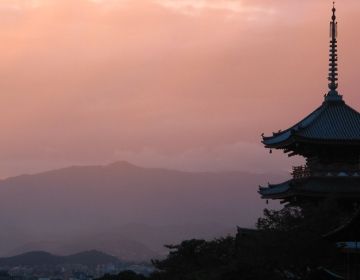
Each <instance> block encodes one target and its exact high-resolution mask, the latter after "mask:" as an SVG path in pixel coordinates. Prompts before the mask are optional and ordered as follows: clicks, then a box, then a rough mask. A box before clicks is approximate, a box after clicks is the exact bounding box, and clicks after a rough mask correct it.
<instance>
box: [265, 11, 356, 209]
mask: <svg viewBox="0 0 360 280" xmlns="http://www.w3.org/2000/svg"><path fill="white" fill-rule="evenodd" d="M330 38H331V39H330V58H329V76H328V81H329V82H328V88H329V91H328V93H327V94H325V96H324V101H323V103H322V104H321V105H320V106H319V107H318V108H317V109H316V110H315V111H313V112H312V113H310V114H309V115H308V116H306V117H305V118H304V119H302V120H301V121H299V122H298V123H296V124H295V125H293V126H291V127H290V128H288V129H286V130H283V131H279V132H276V133H273V134H272V136H264V135H262V143H263V144H264V145H265V147H266V148H268V149H270V152H271V151H272V150H273V149H277V150H282V151H283V152H284V153H286V154H288V156H294V155H298V156H302V157H304V158H305V162H306V163H305V165H304V166H298V167H293V172H292V173H291V174H292V178H291V179H290V180H288V181H286V182H283V183H280V184H269V185H268V186H267V187H261V186H260V188H259V193H260V195H261V197H262V198H264V199H278V200H280V201H281V202H282V203H290V204H299V203H301V202H309V201H319V200H322V199H324V198H327V197H335V198H336V200H339V201H344V202H346V205H353V204H354V203H357V202H359V201H360V113H359V112H357V111H356V110H354V109H353V108H351V107H350V106H349V105H347V104H346V103H345V101H344V99H343V96H342V95H340V94H339V92H338V55H337V21H336V9H335V6H333V9H332V17H331V22H330Z"/></svg>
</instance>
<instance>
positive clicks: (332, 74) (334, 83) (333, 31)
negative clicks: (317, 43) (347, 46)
mask: <svg viewBox="0 0 360 280" xmlns="http://www.w3.org/2000/svg"><path fill="white" fill-rule="evenodd" d="M330 38H331V39H330V58H329V67H330V68H329V77H328V80H329V84H328V86H329V89H330V91H329V92H328V94H327V95H326V100H339V99H340V100H341V96H340V95H339V93H338V92H337V88H338V63H337V61H338V56H337V39H336V38H337V21H336V8H335V2H333V8H332V17H331V22H330Z"/></svg>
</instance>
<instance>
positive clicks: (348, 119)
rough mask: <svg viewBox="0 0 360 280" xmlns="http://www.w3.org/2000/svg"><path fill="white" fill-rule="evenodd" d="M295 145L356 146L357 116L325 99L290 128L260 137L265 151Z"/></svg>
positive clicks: (358, 138) (359, 119)
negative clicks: (307, 143) (298, 143)
mask: <svg viewBox="0 0 360 280" xmlns="http://www.w3.org/2000/svg"><path fill="white" fill-rule="evenodd" d="M296 142H311V143H329V144H343V143H346V144H352V143H353V144H359V145H360V113H359V112H357V111H356V110H354V109H353V108H351V107H350V106H348V105H347V104H345V102H344V101H343V100H342V99H339V98H338V99H335V100H331V99H325V101H324V102H323V103H322V105H321V106H320V107H318V108H317V109H316V110H315V111H313V112H312V113H311V114H309V115H308V116H307V117H305V118H304V119H303V120H301V121H300V122H298V123H296V124H295V125H293V126H291V127H290V128H288V129H286V130H284V131H279V132H278V133H273V135H272V136H270V137H266V136H263V140H262V143H263V144H265V147H267V148H276V149H285V148H287V147H288V146H290V145H291V144H293V143H296Z"/></svg>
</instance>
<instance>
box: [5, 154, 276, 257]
mask: <svg viewBox="0 0 360 280" xmlns="http://www.w3.org/2000/svg"><path fill="white" fill-rule="evenodd" d="M272 177H273V178H274V179H277V178H278V177H279V176H278V177H276V176H272ZM269 178H270V180H271V177H269V175H267V174H266V175H259V174H248V173H241V172H225V173H224V172H223V173H221V172H219V173H211V172H187V171H177V170H171V169H162V168H145V167H138V166H136V165H133V164H130V163H128V162H124V161H123V162H116V163H112V164H109V165H106V166H101V165H97V166H73V167H67V168H61V169H57V170H50V171H45V172H42V173H37V174H31V175H21V176H17V177H11V178H8V179H4V180H1V181H0V226H1V228H2V229H3V230H2V231H1V232H0V240H7V242H6V243H0V252H1V254H0V256H1V255H4V254H5V253H16V254H17V253H22V252H25V251H32V250H38V249H41V250H45V251H51V252H52V253H56V254H59V253H61V254H70V253H74V252H76V251H84V250H88V249H97V250H100V251H104V252H106V253H110V254H112V255H116V256H117V257H119V258H121V259H130V260H138V259H141V260H148V259H150V258H152V257H154V256H157V255H158V254H160V255H161V254H162V253H163V252H164V250H163V247H162V245H163V244H165V243H176V242H180V241H181V240H183V239H186V238H191V237H198V238H213V237H217V236H220V235H223V234H224V233H225V234H226V233H231V232H232V231H233V230H231V229H235V227H236V226H237V225H241V226H251V225H253V224H254V222H255V217H258V216H259V215H260V214H261V209H259V205H260V204H261V203H264V202H263V201H261V200H260V198H259V196H258V194H257V193H256V188H257V186H258V185H259V184H261V183H264V182H266V181H267V180H268V179H269ZM129 224H133V226H127V227H124V226H125V225H129ZM135 224H137V225H141V226H140V227H139V226H136V225H135Z"/></svg>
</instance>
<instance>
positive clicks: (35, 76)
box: [0, 0, 360, 177]
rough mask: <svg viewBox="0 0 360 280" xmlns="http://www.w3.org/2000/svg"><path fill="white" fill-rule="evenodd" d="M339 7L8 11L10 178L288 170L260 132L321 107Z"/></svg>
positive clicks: (351, 16)
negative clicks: (124, 163)
mask: <svg viewBox="0 0 360 280" xmlns="http://www.w3.org/2000/svg"><path fill="white" fill-rule="evenodd" d="M338 2H339V3H337V8H338V21H339V57H340V61H339V64H340V65H339V70H340V88H339V89H340V92H341V94H343V95H344V97H345V101H346V102H347V103H348V104H350V105H351V106H352V107H354V108H355V109H360V99H359V96H358V94H359V92H358V89H357V88H358V87H359V83H358V80H359V78H358V69H357V68H358V65H360V52H359V51H358V50H359V49H360V37H359V36H358V34H359V31H358V28H357V27H358V26H360V16H359V13H360V2H359V1H357V0H342V1H338ZM331 3H332V1H328V0H313V1H289V0H262V1H260V0H244V1H240V0H239V1H236V0H76V1H74V0H17V1H15V0H2V1H1V2H0V38H1V44H0V61H1V63H0V111H1V118H0V127H1V132H2V133H1V137H0V177H5V176H11V175H16V174H20V173H24V172H37V171H41V170H46V169H51V168H55V167H63V166H67V165H72V164H102V163H108V162H112V161H116V160H128V161H131V162H133V163H135V164H139V165H143V166H159V167H168V168H176V169H182V170H246V171H255V172H277V170H280V171H281V170H286V169H287V168H288V167H290V166H291V164H293V162H294V160H291V159H290V160H289V159H287V157H286V156H284V155H282V154H281V153H280V152H278V153H274V154H273V155H271V156H270V155H269V153H268V151H266V150H265V149H263V147H262V145H261V143H260V134H261V133H262V132H264V133H265V134H270V133H271V132H272V131H277V130H279V129H285V128H287V127H288V126H289V125H292V124H293V123H294V122H295V121H298V120H300V118H301V117H304V116H305V115H306V114H308V113H310V112H311V111H312V110H313V109H315V108H316V107H317V106H318V105H320V103H321V102H322V98H323V95H324V94H325V93H326V91H327V88H326V87H327V81H326V76H327V59H328V41H329V38H328V29H329V27H328V24H329V20H330V9H331Z"/></svg>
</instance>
